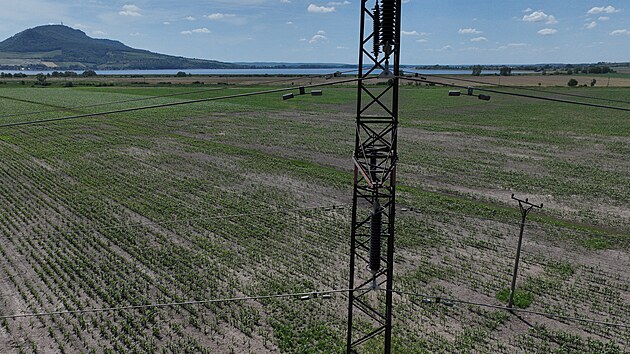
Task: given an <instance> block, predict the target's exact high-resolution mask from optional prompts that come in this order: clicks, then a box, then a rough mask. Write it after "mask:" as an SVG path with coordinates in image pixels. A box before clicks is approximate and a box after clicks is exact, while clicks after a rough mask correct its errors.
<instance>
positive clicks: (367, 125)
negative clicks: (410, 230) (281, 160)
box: [347, 0, 402, 353]
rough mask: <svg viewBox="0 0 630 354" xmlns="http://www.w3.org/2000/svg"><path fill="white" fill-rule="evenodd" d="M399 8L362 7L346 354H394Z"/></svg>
mask: <svg viewBox="0 0 630 354" xmlns="http://www.w3.org/2000/svg"><path fill="white" fill-rule="evenodd" d="M401 2H402V0H389V1H388V0H380V1H379V0H369V1H368V0H362V1H361V41H360V45H359V46H360V51H359V76H360V77H361V78H367V77H368V76H373V75H379V76H380V77H381V78H382V80H378V84H375V83H374V82H369V83H368V81H367V80H366V81H359V87H358V95H357V120H356V123H357V126H356V143H355V148H354V156H353V159H354V191H353V207H352V233H351V243H350V248H351V255H350V276H349V278H350V279H349V288H350V289H355V290H353V291H351V292H350V297H349V302H348V337H347V352H348V353H352V352H358V351H359V349H360V347H361V346H362V345H368V344H369V345H370V347H372V348H374V347H377V348H381V347H382V348H383V351H384V352H385V353H389V352H390V350H391V342H392V292H391V290H392V283H393V266H394V219H395V215H396V163H397V161H398V153H397V132H398V83H399V80H398V75H399V72H400V70H399V67H400V10H401ZM382 290H389V291H382Z"/></svg>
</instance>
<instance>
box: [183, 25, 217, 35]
mask: <svg viewBox="0 0 630 354" xmlns="http://www.w3.org/2000/svg"><path fill="white" fill-rule="evenodd" d="M180 33H181V34H193V33H210V30H209V29H207V28H205V27H203V28H197V29H194V30H192V31H181V32H180Z"/></svg>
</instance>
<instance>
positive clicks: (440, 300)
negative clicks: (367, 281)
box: [380, 289, 630, 328]
mask: <svg viewBox="0 0 630 354" xmlns="http://www.w3.org/2000/svg"><path fill="white" fill-rule="evenodd" d="M380 290H381V291H384V292H391V293H394V294H398V295H401V296H402V295H407V296H415V297H423V298H426V299H434V300H436V301H435V303H436V304H439V303H443V302H446V303H451V304H455V303H459V304H464V305H472V306H479V307H487V308H492V309H495V310H503V311H509V312H521V313H525V314H531V315H538V316H543V317H547V318H560V319H563V320H567V321H574V322H586V323H593V324H599V325H603V326H610V327H620V328H630V324H624V323H615V322H606V321H598V320H594V319H590V318H583V317H572V316H566V315H560V314H554V313H548V312H542V311H533V310H526V309H519V308H510V307H507V306H499V305H491V304H485V303H481V302H474V301H468V300H460V299H451V298H448V297H441V296H431V295H425V294H418V293H413V292H407V291H399V290H387V289H380Z"/></svg>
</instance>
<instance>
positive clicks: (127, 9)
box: [118, 4, 142, 17]
mask: <svg viewBox="0 0 630 354" xmlns="http://www.w3.org/2000/svg"><path fill="white" fill-rule="evenodd" d="M140 11H142V10H141V9H140V8H139V7H138V6H136V5H133V4H127V5H123V7H122V10H121V11H120V12H119V13H118V14H119V15H121V16H131V17H139V16H142V14H140Z"/></svg>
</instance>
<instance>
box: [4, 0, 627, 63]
mask: <svg viewBox="0 0 630 354" xmlns="http://www.w3.org/2000/svg"><path fill="white" fill-rule="evenodd" d="M1 3H2V5H3V6H2V10H0V39H2V40H4V39H5V38H8V37H10V36H11V35H13V34H15V33H17V32H19V31H22V30H24V29H26V28H29V27H35V26H38V25H42V24H48V23H60V22H62V21H63V23H64V24H66V25H68V26H71V27H74V28H78V29H81V30H83V31H84V32H86V33H87V34H88V35H90V36H92V37H97V38H110V39H116V40H119V41H122V42H123V43H125V44H127V45H130V46H132V47H137V48H142V49H148V50H151V51H155V52H159V53H164V54H172V55H181V56H187V57H196V58H205V59H215V60H221V61H285V62H341V63H355V62H356V57H357V47H358V31H359V28H358V27H359V14H360V12H359V7H360V0H347V1H345V0H330V1H329V0H307V1H302V0H126V1H118V0H111V1H101V0H55V1H52V0H1ZM372 3H373V0H370V1H369V4H372ZM402 12H403V18H402V29H403V43H402V61H403V63H406V64H477V63H479V64H495V63H496V64H499V63H508V64H526V63H543V62H597V61H630V1H628V0H605V1H603V2H602V1H599V0H571V1H567V0H546V1H538V0H535V1H510V0H491V1H471V0H441V1H429V0H403V9H402Z"/></svg>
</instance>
